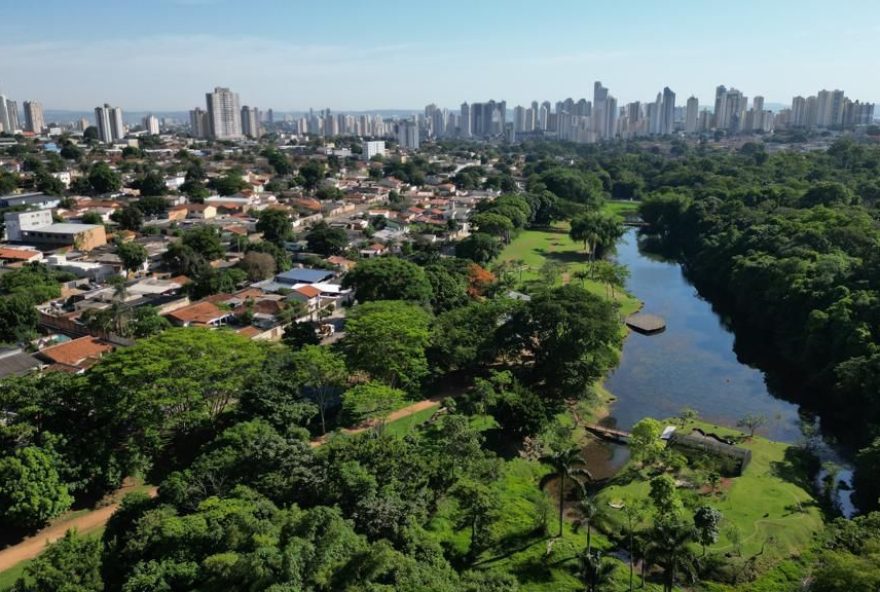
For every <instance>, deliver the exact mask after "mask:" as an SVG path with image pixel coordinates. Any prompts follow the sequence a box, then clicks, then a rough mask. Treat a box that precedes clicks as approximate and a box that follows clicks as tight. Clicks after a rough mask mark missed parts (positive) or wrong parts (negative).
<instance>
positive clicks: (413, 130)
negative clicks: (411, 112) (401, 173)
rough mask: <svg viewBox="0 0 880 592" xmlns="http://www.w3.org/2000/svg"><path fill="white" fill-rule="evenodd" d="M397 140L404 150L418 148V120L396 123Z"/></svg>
mask: <svg viewBox="0 0 880 592" xmlns="http://www.w3.org/2000/svg"><path fill="white" fill-rule="evenodd" d="M397 142H398V144H399V145H400V147H401V148H403V149H404V150H418V149H419V123H418V121H415V120H411V121H401V122H400V123H399V124H398V125H397Z"/></svg>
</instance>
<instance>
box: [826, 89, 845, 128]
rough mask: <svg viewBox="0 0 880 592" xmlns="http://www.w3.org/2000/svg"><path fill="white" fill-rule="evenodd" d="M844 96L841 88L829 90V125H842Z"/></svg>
mask: <svg viewBox="0 0 880 592" xmlns="http://www.w3.org/2000/svg"><path fill="white" fill-rule="evenodd" d="M845 102H846V96H845V95H844V94H843V91H842V90H833V91H831V125H830V127H843V111H844V104H845Z"/></svg>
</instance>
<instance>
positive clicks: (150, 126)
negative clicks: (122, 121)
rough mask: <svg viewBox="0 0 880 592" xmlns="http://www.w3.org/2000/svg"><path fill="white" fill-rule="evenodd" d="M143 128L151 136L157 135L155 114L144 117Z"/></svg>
mask: <svg viewBox="0 0 880 592" xmlns="http://www.w3.org/2000/svg"><path fill="white" fill-rule="evenodd" d="M143 123H144V129H145V130H147V133H148V134H150V135H151V136H158V135H159V118H158V117H156V116H155V115H147V116H146V117H144V121H143Z"/></svg>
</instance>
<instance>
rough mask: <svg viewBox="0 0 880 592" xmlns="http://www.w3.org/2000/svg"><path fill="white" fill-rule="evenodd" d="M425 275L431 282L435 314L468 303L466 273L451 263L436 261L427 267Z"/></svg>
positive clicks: (432, 303) (432, 305)
mask: <svg viewBox="0 0 880 592" xmlns="http://www.w3.org/2000/svg"><path fill="white" fill-rule="evenodd" d="M455 261H458V260H457V259H456V260H455ZM425 276H426V277H427V278H428V282H430V284H431V308H432V309H433V310H434V313H435V314H439V313H441V312H444V311H449V310H453V309H455V308H458V307H460V306H464V305H466V304H467V303H468V294H467V288H468V285H467V277H466V275H465V274H463V273H461V272H459V271H458V270H454V269H452V267H451V266H450V265H444V264H442V263H435V264H431V265H428V266H426V267H425Z"/></svg>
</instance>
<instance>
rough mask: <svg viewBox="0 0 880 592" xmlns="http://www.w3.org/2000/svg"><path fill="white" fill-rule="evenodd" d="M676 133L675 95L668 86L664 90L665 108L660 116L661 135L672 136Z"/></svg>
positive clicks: (663, 107)
mask: <svg viewBox="0 0 880 592" xmlns="http://www.w3.org/2000/svg"><path fill="white" fill-rule="evenodd" d="M673 131H675V93H674V92H672V89H670V88H669V87H668V86H667V87H666V88H664V89H663V106H662V107H661V116H660V133H661V134H671V133H672V132H673Z"/></svg>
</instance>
